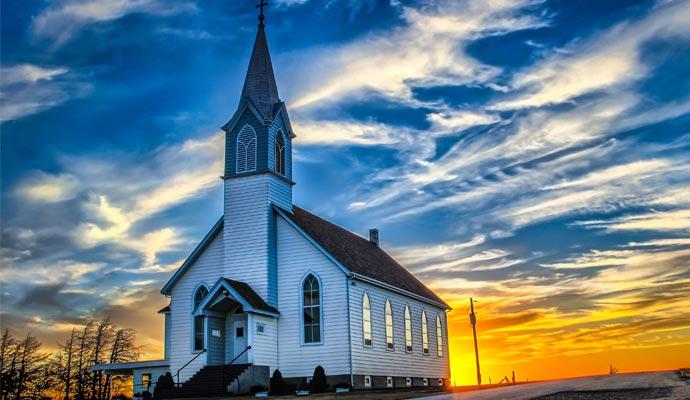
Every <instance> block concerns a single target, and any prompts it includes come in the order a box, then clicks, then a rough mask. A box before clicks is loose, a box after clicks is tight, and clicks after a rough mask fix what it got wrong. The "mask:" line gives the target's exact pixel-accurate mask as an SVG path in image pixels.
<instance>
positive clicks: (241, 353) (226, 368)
mask: <svg viewBox="0 0 690 400" xmlns="http://www.w3.org/2000/svg"><path fill="white" fill-rule="evenodd" d="M251 348H252V346H249V345H248V346H247V347H245V348H244V350H242V351H241V352H240V354H238V355H237V356H236V357H235V358H233V359H232V361H230V362H229V363H227V364H226V365H225V367H223V387H225V386H226V383H225V372H226V371H227V370H228V367H229V366H231V365H232V363H234V362H235V361H237V359H238V358H240V357H242V355H243V354H244V353H246V352H248V351H249V350H251ZM235 379H237V378H235ZM233 381H234V379H233ZM229 384H232V382H229ZM238 389H239V383H238Z"/></svg>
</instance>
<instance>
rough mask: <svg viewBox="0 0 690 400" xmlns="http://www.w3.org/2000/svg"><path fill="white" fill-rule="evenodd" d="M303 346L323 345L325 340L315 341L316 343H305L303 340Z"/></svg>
mask: <svg viewBox="0 0 690 400" xmlns="http://www.w3.org/2000/svg"><path fill="white" fill-rule="evenodd" d="M302 346H323V342H314V343H304V342H302Z"/></svg>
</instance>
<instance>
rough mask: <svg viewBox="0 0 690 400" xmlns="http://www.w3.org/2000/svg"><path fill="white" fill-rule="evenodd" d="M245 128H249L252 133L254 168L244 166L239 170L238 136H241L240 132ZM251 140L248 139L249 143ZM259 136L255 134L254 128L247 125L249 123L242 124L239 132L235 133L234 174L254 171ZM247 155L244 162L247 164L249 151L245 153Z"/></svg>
mask: <svg viewBox="0 0 690 400" xmlns="http://www.w3.org/2000/svg"><path fill="white" fill-rule="evenodd" d="M245 128H249V129H251V132H252V133H253V134H254V139H253V142H254V168H246V169H244V170H242V171H240V137H241V136H242V132H243V131H244V130H245ZM251 142H252V141H249V143H250V144H251ZM258 142H259V138H258V137H257V135H256V130H254V128H253V127H252V126H251V125H249V124H244V126H243V127H242V129H240V131H239V133H238V134H237V140H236V141H235V173H236V174H244V173H246V172H254V171H256V164H257V156H258V148H259V146H258V145H259V143H258ZM245 155H246V156H247V159H246V164H249V151H247V153H246V154H245Z"/></svg>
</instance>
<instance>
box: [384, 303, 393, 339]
mask: <svg viewBox="0 0 690 400" xmlns="http://www.w3.org/2000/svg"><path fill="white" fill-rule="evenodd" d="M385 311H386V348H387V349H389V350H394V349H395V342H394V341H393V307H392V306H391V301H390V299H388V300H386V310H385Z"/></svg>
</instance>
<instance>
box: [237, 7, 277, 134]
mask: <svg viewBox="0 0 690 400" xmlns="http://www.w3.org/2000/svg"><path fill="white" fill-rule="evenodd" d="M267 5H268V3H266V2H265V1H264V0H261V2H260V4H258V5H257V6H256V8H259V9H260V10H261V11H260V13H259V30H258V32H257V33H256V40H255V41H254V49H253V50H252V57H251V59H250V60H249V68H248V69H247V77H246V78H245V80H244V87H243V88H242V98H244V97H248V98H249V100H251V102H252V103H253V104H254V106H255V107H256V108H257V109H258V110H259V112H260V113H261V115H262V117H263V118H264V120H266V121H269V120H273V108H274V105H275V104H276V103H279V102H280V98H279V97H278V86H277V85H276V78H275V76H274V75H273V65H272V64H271V55H270V54H269V52H268V43H267V42H266V33H265V32H264V19H265V17H264V7H265V6H267Z"/></svg>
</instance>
